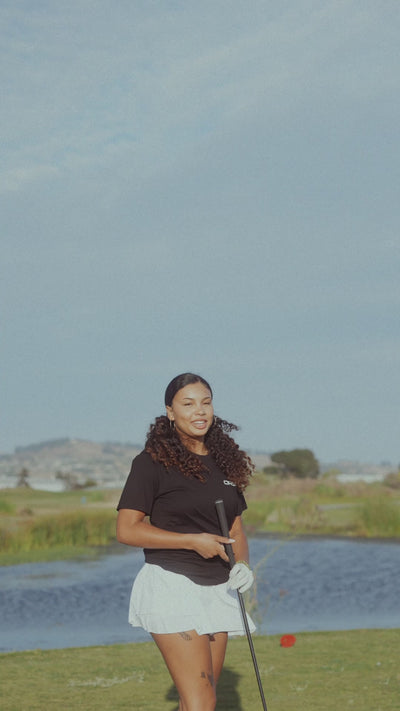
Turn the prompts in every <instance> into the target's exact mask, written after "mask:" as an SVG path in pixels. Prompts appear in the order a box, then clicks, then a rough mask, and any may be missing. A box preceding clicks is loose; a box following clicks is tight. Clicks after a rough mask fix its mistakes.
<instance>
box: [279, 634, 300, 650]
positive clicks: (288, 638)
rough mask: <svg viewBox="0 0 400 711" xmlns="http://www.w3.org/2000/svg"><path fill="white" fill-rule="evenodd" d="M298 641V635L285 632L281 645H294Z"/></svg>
mask: <svg viewBox="0 0 400 711" xmlns="http://www.w3.org/2000/svg"><path fill="white" fill-rule="evenodd" d="M295 642H296V637H295V636H294V634H284V635H283V637H281V647H293V645H294V643H295Z"/></svg>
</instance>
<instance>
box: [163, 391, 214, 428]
mask: <svg viewBox="0 0 400 711" xmlns="http://www.w3.org/2000/svg"><path fill="white" fill-rule="evenodd" d="M167 416H168V417H169V419H170V420H172V421H173V422H174V424H175V429H176V431H177V433H178V435H182V436H183V437H192V438H196V439H203V438H204V436H205V435H206V434H207V432H208V430H209V429H210V427H211V425H212V423H213V418H214V408H213V404H212V396H211V393H210V391H209V389H208V388H206V386H205V385H203V383H193V384H192V385H185V387H184V388H181V390H178V392H177V393H176V395H175V397H174V399H173V401H172V405H171V406H168V405H167Z"/></svg>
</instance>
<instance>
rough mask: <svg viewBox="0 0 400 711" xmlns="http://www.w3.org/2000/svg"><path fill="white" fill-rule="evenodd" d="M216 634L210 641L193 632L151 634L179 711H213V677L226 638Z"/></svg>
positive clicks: (222, 657) (219, 668)
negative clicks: (172, 688) (177, 699)
mask: <svg viewBox="0 0 400 711" xmlns="http://www.w3.org/2000/svg"><path fill="white" fill-rule="evenodd" d="M224 635H225V633H218V635H215V637H214V638H213V639H214V640H215V641H213V642H211V641H210V638H209V636H208V635H198V634H197V632H195V631H194V630H190V631H188V632H179V633H173V634H153V635H152V636H153V639H154V641H155V643H156V644H157V646H158V648H159V650H160V652H161V654H162V655H163V657H164V660H165V663H166V665H167V667H168V670H169V673H170V674H171V677H172V679H173V681H174V684H175V686H176V688H177V691H178V694H179V699H180V704H179V710H180V711H214V709H215V704H216V694H215V684H216V682H215V678H214V671H213V666H214V665H215V672H216V675H217V676H219V674H220V672H221V669H222V664H223V660H224V656H225V648H226V635H225V642H224V638H223V637H224Z"/></svg>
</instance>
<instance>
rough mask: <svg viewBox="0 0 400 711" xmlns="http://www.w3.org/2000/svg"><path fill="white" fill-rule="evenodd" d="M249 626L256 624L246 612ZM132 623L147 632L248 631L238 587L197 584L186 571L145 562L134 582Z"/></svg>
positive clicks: (240, 633)
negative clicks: (237, 591)
mask: <svg viewBox="0 0 400 711" xmlns="http://www.w3.org/2000/svg"><path fill="white" fill-rule="evenodd" d="M247 620H248V623H249V629H250V631H251V632H254V630H255V629H256V628H255V625H254V623H253V621H252V619H251V617H250V616H249V615H247ZM129 623H130V624H131V625H132V626H133V627H143V629H145V630H146V631H147V632H150V633H151V632H154V633H155V634H170V633H173V632H186V631H189V630H196V632H197V634H216V633H217V632H228V634H229V635H230V636H236V635H244V634H246V632H245V629H244V625H243V620H242V613H241V610H240V605H239V601H238V597H237V593H236V591H231V590H228V584H227V583H221V584H219V585H198V584H197V583H194V582H193V581H192V580H190V579H189V578H187V577H186V576H185V575H180V574H179V573H171V572H170V571H169V570H164V569H163V568H161V567H160V566H158V565H153V564H149V563H145V564H144V566H143V568H142V569H141V570H140V571H139V573H138V575H137V576H136V579H135V582H134V583H133V587H132V593H131V599H130V604H129Z"/></svg>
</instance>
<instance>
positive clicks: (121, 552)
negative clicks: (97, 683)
mask: <svg viewBox="0 0 400 711" xmlns="http://www.w3.org/2000/svg"><path fill="white" fill-rule="evenodd" d="M250 551H251V560H252V564H253V566H256V567H257V599H256V601H255V603H256V609H255V611H254V617H255V618H256V621H257V623H258V632H260V633H263V634H265V633H268V634H284V633H287V632H289V633H290V632H292V633H295V632H300V631H307V630H338V629H358V628H373V627H378V628H379V627H382V628H397V627H400V610H399V604H398V599H399V591H400V568H399V554H400V546H399V545H398V544H393V543H389V542H387V543H374V542H357V541H348V540H333V539H327V540H320V539H315V540H310V539H307V540H289V541H283V542H282V541H278V540H276V539H271V538H258V539H252V540H251V541H250ZM142 562H143V554H142V552H141V551H137V550H134V549H128V548H125V547H123V546H120V547H118V553H113V554H107V555H104V556H103V557H102V558H100V559H99V560H94V561H89V562H88V561H85V562H78V561H59V562H53V563H34V564H26V565H18V566H11V567H6V568H0V651H14V650H15V651H18V650H23V649H52V648H62V647H74V646H79V647H80V646H91V645H102V644H113V643H117V642H122V643H123V642H135V641H144V640H148V639H150V637H149V635H147V633H145V632H143V631H142V630H139V629H132V628H131V627H130V626H129V624H128V622H127V611H128V601H129V595H130V589H131V585H132V580H133V578H134V576H135V575H136V573H137V571H138V570H139V568H140V567H141V565H142Z"/></svg>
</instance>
